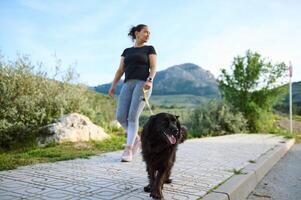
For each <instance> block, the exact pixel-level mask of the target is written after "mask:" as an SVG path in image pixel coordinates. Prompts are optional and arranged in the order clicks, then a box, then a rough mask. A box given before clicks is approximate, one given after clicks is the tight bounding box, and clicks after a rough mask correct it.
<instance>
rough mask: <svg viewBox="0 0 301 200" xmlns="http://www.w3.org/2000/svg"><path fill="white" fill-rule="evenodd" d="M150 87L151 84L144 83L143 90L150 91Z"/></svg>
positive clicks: (148, 82)
mask: <svg viewBox="0 0 301 200" xmlns="http://www.w3.org/2000/svg"><path fill="white" fill-rule="evenodd" d="M152 86H153V83H152V82H150V81H146V82H145V83H144V86H143V88H144V89H145V90H149V89H151V87H152Z"/></svg>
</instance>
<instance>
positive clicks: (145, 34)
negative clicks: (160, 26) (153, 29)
mask: <svg viewBox="0 0 301 200" xmlns="http://www.w3.org/2000/svg"><path fill="white" fill-rule="evenodd" d="M135 34H136V40H137V41H141V42H143V43H145V42H147V41H148V39H149V37H150V31H149V28H148V27H147V26H145V27H143V28H142V29H141V30H140V32H138V31H136V32H135Z"/></svg>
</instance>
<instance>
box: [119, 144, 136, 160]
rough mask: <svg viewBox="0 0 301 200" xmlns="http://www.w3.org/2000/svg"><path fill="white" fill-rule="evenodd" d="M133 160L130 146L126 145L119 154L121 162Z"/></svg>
mask: <svg viewBox="0 0 301 200" xmlns="http://www.w3.org/2000/svg"><path fill="white" fill-rule="evenodd" d="M132 160H133V152H132V147H130V146H126V147H125V149H124V151H123V154H122V156H121V162H131V161H132Z"/></svg>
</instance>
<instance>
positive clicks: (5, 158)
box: [0, 135, 126, 171]
mask: <svg viewBox="0 0 301 200" xmlns="http://www.w3.org/2000/svg"><path fill="white" fill-rule="evenodd" d="M125 141H126V138H125V136H124V135H111V138H110V139H106V140H103V141H100V142H96V141H92V142H80V143H64V144H60V145H54V144H52V145H50V146H47V147H44V148H39V147H36V148H34V149H27V150H18V151H10V152H5V153H1V154H0V171H2V170H10V169H15V168H17V167H19V166H24V165H31V164H36V163H44V162H56V161H61V160H71V159H75V158H85V159H88V158H89V156H93V155H98V154H101V153H105V152H110V151H116V150H121V149H122V148H123V144H124V143H125Z"/></svg>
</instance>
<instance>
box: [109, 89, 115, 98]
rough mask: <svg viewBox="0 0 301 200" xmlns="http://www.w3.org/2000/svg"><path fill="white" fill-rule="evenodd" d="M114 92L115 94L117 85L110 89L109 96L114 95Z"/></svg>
mask: <svg viewBox="0 0 301 200" xmlns="http://www.w3.org/2000/svg"><path fill="white" fill-rule="evenodd" d="M114 94H115V87H113V86H111V88H110V89H109V96H110V97H114Z"/></svg>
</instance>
